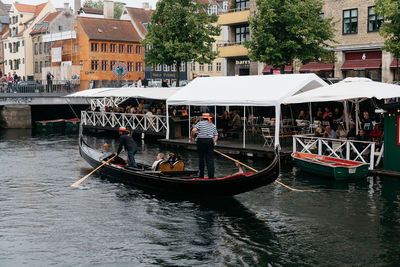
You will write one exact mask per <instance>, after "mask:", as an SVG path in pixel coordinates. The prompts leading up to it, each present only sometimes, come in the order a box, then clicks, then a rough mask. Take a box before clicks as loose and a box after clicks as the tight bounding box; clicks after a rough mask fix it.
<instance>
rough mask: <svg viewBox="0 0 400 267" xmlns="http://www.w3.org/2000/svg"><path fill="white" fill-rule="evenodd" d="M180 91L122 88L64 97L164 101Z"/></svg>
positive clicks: (84, 92)
mask: <svg viewBox="0 0 400 267" xmlns="http://www.w3.org/2000/svg"><path fill="white" fill-rule="evenodd" d="M179 90H181V88H179V87H148V88H144V87H122V88H99V89H89V90H84V91H80V92H76V93H73V94H70V95H67V96H65V97H85V98H103V97H133V98H144V99H159V100H165V99H167V98H168V97H170V96H171V95H173V94H175V93H176V92H178V91H179Z"/></svg>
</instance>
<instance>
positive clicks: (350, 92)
mask: <svg viewBox="0 0 400 267" xmlns="http://www.w3.org/2000/svg"><path fill="white" fill-rule="evenodd" d="M396 97H400V86H398V85H395V84H388V83H381V82H374V81H372V80H370V79H367V78H353V77H351V78H346V79H344V80H343V81H341V82H338V83H335V84H332V85H328V86H323V87H321V88H318V89H315V90H312V91H311V92H305V93H301V94H298V95H295V96H292V97H289V98H287V99H286V100H285V101H284V103H285V104H294V103H308V102H328V101H343V100H358V99H364V98H377V99H387V98H396Z"/></svg>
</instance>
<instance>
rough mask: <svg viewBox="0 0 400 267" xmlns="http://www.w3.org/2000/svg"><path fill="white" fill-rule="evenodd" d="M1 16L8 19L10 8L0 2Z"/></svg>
mask: <svg viewBox="0 0 400 267" xmlns="http://www.w3.org/2000/svg"><path fill="white" fill-rule="evenodd" d="M0 16H7V17H8V7H7V6H6V5H5V4H4V3H3V2H2V1H1V0H0Z"/></svg>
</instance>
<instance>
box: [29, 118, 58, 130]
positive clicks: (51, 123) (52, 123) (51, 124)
mask: <svg viewBox="0 0 400 267" xmlns="http://www.w3.org/2000/svg"><path fill="white" fill-rule="evenodd" d="M35 124H36V128H46V129H53V128H61V127H64V126H65V120H64V119H59V120H48V121H36V122H35Z"/></svg>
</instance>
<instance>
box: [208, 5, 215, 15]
mask: <svg viewBox="0 0 400 267" xmlns="http://www.w3.org/2000/svg"><path fill="white" fill-rule="evenodd" d="M207 13H208V15H217V14H218V8H217V5H212V6H210V7H209V8H208V10H207Z"/></svg>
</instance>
